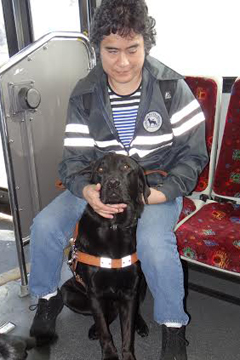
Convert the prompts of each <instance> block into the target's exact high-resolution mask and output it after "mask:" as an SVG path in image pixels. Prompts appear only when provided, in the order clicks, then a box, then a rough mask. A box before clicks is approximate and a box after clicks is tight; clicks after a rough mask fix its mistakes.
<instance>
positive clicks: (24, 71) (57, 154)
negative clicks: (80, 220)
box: [0, 34, 93, 237]
mask: <svg viewBox="0 0 240 360" xmlns="http://www.w3.org/2000/svg"><path fill="white" fill-rule="evenodd" d="M41 44H42V45H41V46H40V47H36V44H35V45H33V46H32V47H33V51H31V47H30V51H29V48H28V50H27V51H26V56H22V59H21V60H20V61H17V62H16V63H14V61H13V60H12V59H11V62H12V65H11V66H10V67H8V68H7V70H5V71H3V72H2V73H1V96H2V99H1V107H2V118H4V119H2V120H5V125H6V132H7V137H8V145H9V146H8V150H7V151H9V152H10V154H9V155H10V157H11V161H12V168H13V178H14V187H15V189H16V197H17V204H16V206H17V207H18V212H19V217H20V226H21V231H22V236H23V237H27V236H28V235H29V227H30V225H31V223H32V219H33V217H34V216H35V215H36V214H37V213H38V212H39V211H40V210H41V209H42V208H43V207H45V206H46V205H47V204H48V203H49V202H50V201H51V200H52V199H53V198H54V197H55V196H56V195H57V194H58V193H59V190H58V189H56V187H55V181H56V180H57V179H58V164H59V162H60V160H61V157H62V151H63V137H64V128H65V121H66V112H67V105H68V100H69V96H70V93H71V91H72V90H73V88H74V86H75V84H76V83H77V81H78V80H79V79H80V78H83V77H84V76H86V74H87V73H88V71H89V69H90V67H91V63H92V60H93V59H92V57H91V51H90V47H89V44H88V42H86V41H85V39H84V37H83V38H81V34H80V35H79V36H78V37H74V36H73V37H71V36H70V37H64V36H62V37H61V36H56V37H54V36H53V37H52V38H51V37H50V38H49V40H47V41H46V42H44V41H42V43H41ZM18 58H19V55H18ZM0 72H1V71H0ZM2 126H3V122H2Z"/></svg>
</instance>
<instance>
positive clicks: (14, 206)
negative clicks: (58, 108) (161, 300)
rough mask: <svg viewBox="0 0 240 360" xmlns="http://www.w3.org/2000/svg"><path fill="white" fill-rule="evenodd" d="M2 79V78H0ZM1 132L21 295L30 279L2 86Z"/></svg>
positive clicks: (25, 291) (0, 99)
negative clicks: (28, 277)
mask: <svg viewBox="0 0 240 360" xmlns="http://www.w3.org/2000/svg"><path fill="white" fill-rule="evenodd" d="M0 80H1V79H0ZM0 95H1V97H0V132H1V138H2V147H3V156H4V160H5V166H6V172H7V179H8V190H9V202H10V207H11V212H12V217H13V226H14V233H15V243H16V248H17V256H18V263H19V270H20V276H21V287H20V296H21V297H22V296H26V295H28V286H27V284H28V279H27V269H26V261H25V255H24V249H23V242H22V232H21V225H20V218H19V208H18V202H17V195H16V187H15V179H14V171H13V165H12V159H11V155H10V149H9V146H10V143H11V140H10V139H9V136H8V131H7V125H6V117H5V112H4V105H3V101H2V99H3V96H2V88H0Z"/></svg>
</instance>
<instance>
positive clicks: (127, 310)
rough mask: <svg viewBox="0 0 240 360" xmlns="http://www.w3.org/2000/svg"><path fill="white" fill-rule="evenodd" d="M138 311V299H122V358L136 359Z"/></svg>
mask: <svg viewBox="0 0 240 360" xmlns="http://www.w3.org/2000/svg"><path fill="white" fill-rule="evenodd" d="M136 311H137V299H135V298H131V299H129V298H128V299H121V301H120V304H119V316H120V323H121V331H122V360H136V358H135V355H134V334H135V318H136Z"/></svg>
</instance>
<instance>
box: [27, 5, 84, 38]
mask: <svg viewBox="0 0 240 360" xmlns="http://www.w3.org/2000/svg"><path fill="white" fill-rule="evenodd" d="M30 8H31V16H32V24H33V37H34V40H37V39H39V38H40V37H41V36H43V35H45V34H47V33H49V32H51V31H80V20H79V6H78V0H65V1H59V0H42V1H39V0H30Z"/></svg>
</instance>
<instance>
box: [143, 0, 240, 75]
mask: <svg viewBox="0 0 240 360" xmlns="http://www.w3.org/2000/svg"><path fill="white" fill-rule="evenodd" d="M146 2H147V4H148V8H149V13H150V15H152V16H153V17H154V18H155V19H156V22H157V26H156V29H157V46H156V47H154V48H153V49H152V51H151V54H152V55H153V56H155V57H157V58H158V59H159V60H161V61H162V62H163V63H165V64H166V65H168V66H170V67H172V68H173V69H174V70H176V71H178V72H180V73H182V74H184V75H220V76H240V46H239V43H240V25H239V24H240V11H239V8H240V1H239V0H227V1H226V0H222V1H221V0H220V1H216V0H201V1H196V0H167V1H166V0H146Z"/></svg>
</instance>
